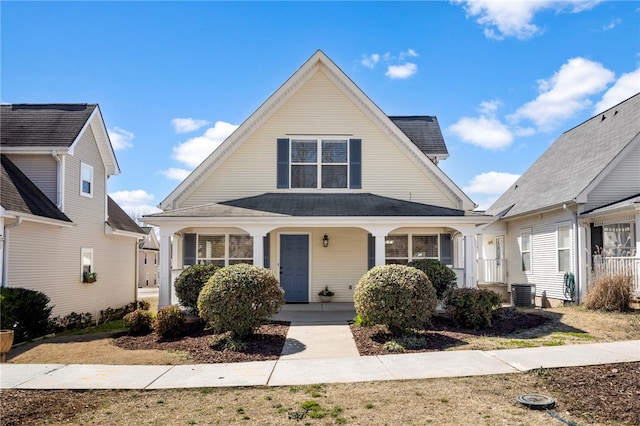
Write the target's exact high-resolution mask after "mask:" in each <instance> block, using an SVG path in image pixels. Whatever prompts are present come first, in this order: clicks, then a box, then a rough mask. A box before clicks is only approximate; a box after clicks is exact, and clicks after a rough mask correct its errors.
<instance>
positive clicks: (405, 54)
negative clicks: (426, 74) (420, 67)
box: [400, 49, 418, 61]
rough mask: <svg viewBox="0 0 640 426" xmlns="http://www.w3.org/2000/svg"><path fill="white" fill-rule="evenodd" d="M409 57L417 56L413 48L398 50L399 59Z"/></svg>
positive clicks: (402, 59)
mask: <svg viewBox="0 0 640 426" xmlns="http://www.w3.org/2000/svg"><path fill="white" fill-rule="evenodd" d="M407 57H410V58H416V57H418V52H416V51H415V50H413V49H409V50H407V51H406V52H400V60H401V61H404V60H405V58H407Z"/></svg>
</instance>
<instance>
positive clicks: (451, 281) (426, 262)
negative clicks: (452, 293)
mask: <svg viewBox="0 0 640 426" xmlns="http://www.w3.org/2000/svg"><path fill="white" fill-rule="evenodd" d="M408 266H413V267H414V268H417V269H420V270H421V271H422V272H424V273H425V274H427V276H428V277H429V281H431V285H433V288H435V290H436V297H437V298H438V300H442V299H443V298H444V296H445V294H447V291H449V290H451V289H453V288H455V286H456V273H455V272H453V270H452V269H451V268H448V267H447V265H445V264H444V263H442V262H440V261H439V260H437V259H420V260H414V261H411V262H409V265H408Z"/></svg>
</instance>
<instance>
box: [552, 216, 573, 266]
mask: <svg viewBox="0 0 640 426" xmlns="http://www.w3.org/2000/svg"><path fill="white" fill-rule="evenodd" d="M562 227H565V228H569V247H560V228H562ZM560 250H569V268H570V269H571V266H572V265H573V223H571V222H560V223H557V224H556V272H558V273H559V274H564V273H565V272H571V270H567V271H563V270H560Z"/></svg>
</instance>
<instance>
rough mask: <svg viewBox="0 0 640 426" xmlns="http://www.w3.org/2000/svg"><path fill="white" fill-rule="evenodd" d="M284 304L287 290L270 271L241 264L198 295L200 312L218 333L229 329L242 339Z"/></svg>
mask: <svg viewBox="0 0 640 426" xmlns="http://www.w3.org/2000/svg"><path fill="white" fill-rule="evenodd" d="M283 303H284V291H283V290H282V288H280V283H278V280H277V279H276V277H275V276H274V275H273V273H272V272H271V271H270V270H268V269H265V268H260V267H257V266H253V265H247V264H245V263H240V264H237V265H232V266H227V267H225V268H222V269H219V270H218V271H216V273H215V274H214V275H213V276H212V277H211V278H210V279H209V281H208V282H207V284H206V285H205V286H204V287H203V289H202V291H201V292H200V296H199V297H198V312H199V314H200V317H201V318H202V319H203V320H205V321H206V322H207V323H208V324H209V325H210V326H211V327H212V328H213V329H214V330H215V331H216V332H227V331H230V332H231V334H232V336H233V338H236V339H240V340H241V339H243V338H246V337H247V336H249V335H251V334H253V332H254V331H255V329H256V328H257V327H259V326H260V324H261V323H262V321H264V320H266V319H268V318H269V317H271V316H272V315H274V314H276V313H277V312H278V310H279V309H280V306H282V304H283Z"/></svg>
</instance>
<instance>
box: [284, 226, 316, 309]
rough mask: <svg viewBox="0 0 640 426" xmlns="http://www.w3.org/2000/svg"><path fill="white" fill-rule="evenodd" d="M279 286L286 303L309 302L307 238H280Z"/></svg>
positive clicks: (304, 236)
mask: <svg viewBox="0 0 640 426" xmlns="http://www.w3.org/2000/svg"><path fill="white" fill-rule="evenodd" d="M280 286H282V288H283V289H284V299H285V301H286V302H287V303H307V302H309V236H308V235H281V236H280Z"/></svg>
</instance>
